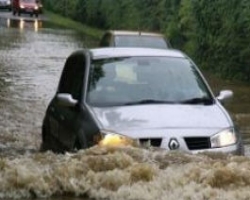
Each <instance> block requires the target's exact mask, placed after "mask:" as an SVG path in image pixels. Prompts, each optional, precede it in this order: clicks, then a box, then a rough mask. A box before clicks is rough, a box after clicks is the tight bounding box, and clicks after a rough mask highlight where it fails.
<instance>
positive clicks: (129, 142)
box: [99, 132, 137, 146]
mask: <svg viewBox="0 0 250 200" xmlns="http://www.w3.org/2000/svg"><path fill="white" fill-rule="evenodd" d="M102 133H103V138H102V140H101V141H100V142H99V145H100V146H136V144H137V143H136V141H135V140H133V139H131V138H129V137H126V136H123V135H120V134H116V133H110V132H102Z"/></svg>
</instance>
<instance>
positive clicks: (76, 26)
mask: <svg viewBox="0 0 250 200" xmlns="http://www.w3.org/2000/svg"><path fill="white" fill-rule="evenodd" d="M44 15H45V16H46V18H47V20H48V21H49V22H52V23H53V24H56V25H58V26H60V27H65V28H69V29H73V30H76V31H77V32H80V33H83V34H85V35H88V36H91V37H93V38H96V39H100V38H101V36H102V34H103V32H104V31H102V30H100V29H96V28H92V27H89V26H86V25H84V24H82V23H80V22H77V21H74V20H71V19H69V18H66V17H63V16H61V15H58V14H55V13H52V12H50V11H47V10H45V11H44Z"/></svg>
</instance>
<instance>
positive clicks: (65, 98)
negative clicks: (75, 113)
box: [56, 93, 78, 107]
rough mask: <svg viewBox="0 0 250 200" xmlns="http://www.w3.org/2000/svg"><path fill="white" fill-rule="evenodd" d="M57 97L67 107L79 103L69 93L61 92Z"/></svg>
mask: <svg viewBox="0 0 250 200" xmlns="http://www.w3.org/2000/svg"><path fill="white" fill-rule="evenodd" d="M56 99H57V101H58V103H59V104H60V105H62V106H66V107H74V106H75V105H76V104H77V103H78V101H77V100H75V99H74V98H73V97H72V95H71V94H68V93H59V94H57V96H56Z"/></svg>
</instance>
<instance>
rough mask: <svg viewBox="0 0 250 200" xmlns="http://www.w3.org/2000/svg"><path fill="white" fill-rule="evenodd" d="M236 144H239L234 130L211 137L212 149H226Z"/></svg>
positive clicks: (224, 131)
mask: <svg viewBox="0 0 250 200" xmlns="http://www.w3.org/2000/svg"><path fill="white" fill-rule="evenodd" d="M236 142H237V137H236V134H235V132H234V129H226V130H223V131H221V132H219V133H217V134H216V135H214V136H212V137H211V147H212V148H218V147H225V146H229V145H232V144H235V143H236Z"/></svg>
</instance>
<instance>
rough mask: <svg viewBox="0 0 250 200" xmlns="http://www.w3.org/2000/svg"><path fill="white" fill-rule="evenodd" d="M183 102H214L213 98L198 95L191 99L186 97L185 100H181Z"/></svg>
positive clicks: (208, 103) (206, 103) (209, 103)
mask: <svg viewBox="0 0 250 200" xmlns="http://www.w3.org/2000/svg"><path fill="white" fill-rule="evenodd" d="M180 103H181V104H204V105H211V104H213V103H214V101H213V99H211V98H208V97H196V98H191V99H186V100H184V101H180Z"/></svg>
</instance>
